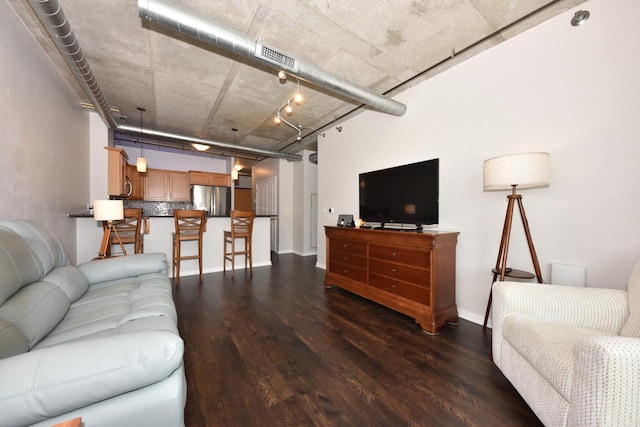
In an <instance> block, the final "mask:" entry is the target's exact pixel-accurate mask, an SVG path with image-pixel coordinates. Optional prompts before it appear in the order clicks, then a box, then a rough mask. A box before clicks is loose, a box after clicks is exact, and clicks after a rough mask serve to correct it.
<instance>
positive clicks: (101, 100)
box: [29, 0, 118, 130]
mask: <svg viewBox="0 0 640 427" xmlns="http://www.w3.org/2000/svg"><path fill="white" fill-rule="evenodd" d="M29 4H30V5H31V8H32V9H33V11H34V12H35V13H36V16H37V17H38V19H39V20H40V22H41V23H42V25H43V26H44V28H45V29H46V30H47V33H49V38H51V41H53V43H54V44H55V45H56V48H57V49H58V52H60V54H61V55H62V57H63V58H64V60H65V61H66V62H67V65H68V66H69V68H70V69H71V72H72V73H73V75H74V76H75V78H76V80H77V81H78V83H79V84H80V87H81V88H82V90H83V91H84V93H85V95H86V96H87V97H88V98H89V99H90V100H91V103H92V104H93V105H94V106H95V108H96V111H97V112H98V114H99V115H100V117H102V120H103V121H104V122H105V124H106V125H107V126H108V127H109V128H110V129H112V130H114V129H116V128H117V127H118V125H117V124H116V121H115V120H114V118H113V115H111V111H110V110H109V104H107V100H106V99H105V97H104V95H103V94H102V90H101V89H100V86H98V82H97V81H96V78H95V77H94V76H93V72H92V71H91V68H90V67H89V64H88V63H87V60H86V58H85V57H84V52H83V51H82V48H81V47H80V44H79V43H78V40H77V39H76V35H75V34H74V33H73V30H72V29H71V25H69V22H68V21H67V18H66V17H65V16H64V12H63V11H62V9H61V8H60V5H59V4H58V1H57V0H29Z"/></svg>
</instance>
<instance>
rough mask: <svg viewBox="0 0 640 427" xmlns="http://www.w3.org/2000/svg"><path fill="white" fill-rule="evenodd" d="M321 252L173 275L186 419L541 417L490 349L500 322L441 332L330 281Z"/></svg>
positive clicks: (253, 422)
mask: <svg viewBox="0 0 640 427" xmlns="http://www.w3.org/2000/svg"><path fill="white" fill-rule="evenodd" d="M315 261H316V259H315V257H300V256H297V255H293V254H287V255H273V259H272V262H273V266H271V267H260V268H254V273H253V277H251V276H250V275H249V274H248V272H245V271H244V270H237V271H236V277H235V279H232V278H231V274H230V273H229V272H227V274H226V275H225V274H223V273H212V274H207V275H205V278H204V281H203V283H202V284H199V283H198V278H197V276H190V277H183V278H181V279H180V287H179V288H175V286H174V298H175V302H176V307H177V310H178V319H179V328H180V333H181V335H182V337H183V339H184V341H185V355H184V364H185V370H186V376H187V384H188V386H187V387H188V395H187V406H186V409H185V423H186V425H187V426H189V427H190V426H194V427H195V426H198V427H199V426H260V427H267V426H540V425H542V424H541V423H540V422H539V421H538V419H537V418H536V416H535V415H534V414H533V413H532V412H531V410H530V409H529V407H528V406H527V405H526V403H524V401H523V400H522V399H521V398H520V396H519V395H518V393H517V392H516V391H515V389H514V388H513V387H512V386H511V385H510V384H509V382H508V381H507V380H506V379H505V378H504V376H502V374H501V373H500V371H499V370H498V369H497V368H496V367H495V365H494V364H493V363H492V362H491V361H490V360H489V355H490V349H491V336H490V331H489V332H487V334H483V332H482V327H481V326H478V325H476V324H473V323H470V322H467V321H464V320H461V321H460V325H458V326H449V325H448V326H445V327H444V328H443V330H442V332H441V333H440V334H439V335H437V336H430V335H427V334H425V333H423V332H422V331H421V329H420V327H419V325H417V324H416V323H415V322H414V321H413V319H411V318H409V317H406V316H404V315H401V314H399V313H396V312H394V311H392V310H390V309H387V308H385V307H382V306H380V305H378V304H375V303H372V302H370V301H367V300H365V299H363V298H361V297H358V296H356V295H353V294H351V293H349V292H346V291H343V290H341V289H339V288H336V287H334V288H331V289H328V290H325V289H324V286H323V283H324V282H323V281H324V270H322V269H317V268H315V266H314V265H315Z"/></svg>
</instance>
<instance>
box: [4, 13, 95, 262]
mask: <svg viewBox="0 0 640 427" xmlns="http://www.w3.org/2000/svg"><path fill="white" fill-rule="evenodd" d="M0 58H2V66H0V147H2V151H1V155H0V200H2V202H1V203H0V218H1V219H12V218H23V219H31V220H37V221H41V222H43V223H45V224H47V225H48V226H49V227H51V228H52V229H53V230H54V231H55V233H56V234H57V235H58V236H59V237H60V238H61V240H62V241H63V244H64V246H65V248H66V249H67V251H68V253H69V254H70V255H71V254H75V252H76V250H75V249H76V236H75V234H76V232H75V220H73V219H70V218H68V217H67V214H68V213H69V212H74V211H79V210H82V209H84V208H85V205H86V202H87V201H88V200H89V159H88V156H89V146H88V141H89V114H88V113H87V112H85V111H84V110H83V109H82V108H81V107H80V106H79V105H78V103H77V101H76V100H75V99H74V96H73V93H72V91H71V89H70V88H69V86H68V85H67V84H66V83H65V82H64V81H63V80H62V78H61V77H60V75H59V74H57V73H56V72H55V71H54V69H53V66H52V65H51V64H50V63H49V61H48V59H47V58H46V56H45V54H44V52H42V50H41V49H40V47H39V46H38V45H37V43H36V42H35V40H34V39H33V37H32V36H31V35H30V34H29V33H28V32H27V30H26V29H25V27H24V25H23V24H22V22H21V21H20V20H19V18H18V17H17V16H16V14H15V13H14V11H13V9H12V8H11V7H10V6H9V4H8V3H7V2H4V1H2V2H0ZM96 245H99V242H97V243H96ZM73 261H75V260H73Z"/></svg>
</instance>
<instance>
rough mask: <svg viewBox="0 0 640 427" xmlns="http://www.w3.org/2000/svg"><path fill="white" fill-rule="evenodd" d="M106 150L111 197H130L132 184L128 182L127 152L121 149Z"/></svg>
mask: <svg viewBox="0 0 640 427" xmlns="http://www.w3.org/2000/svg"><path fill="white" fill-rule="evenodd" d="M104 148H105V149H106V150H107V189H108V191H109V196H118V197H128V196H129V195H130V194H131V183H130V182H129V181H128V180H127V159H128V158H129V157H128V156H127V152H126V151H124V150H123V149H121V148H115V147H104Z"/></svg>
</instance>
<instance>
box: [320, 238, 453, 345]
mask: <svg viewBox="0 0 640 427" xmlns="http://www.w3.org/2000/svg"><path fill="white" fill-rule="evenodd" d="M325 234H326V238H327V272H326V276H325V279H324V284H325V287H327V288H330V287H331V286H333V285H335V286H339V287H341V288H343V289H346V290H348V291H350V292H353V293H355V294H358V295H360V296H362V297H364V298H367V299H370V300H371V301H375V302H377V303H379V304H382V305H384V306H386V307H389V308H391V309H393V310H396V311H399V312H400V313H403V314H406V315H407V316H410V317H413V318H414V319H415V320H416V322H417V323H419V324H420V326H422V329H423V330H425V331H426V332H428V333H431V334H435V333H438V331H439V330H440V328H441V327H442V326H443V325H444V323H445V322H446V321H449V322H453V323H456V322H457V321H458V309H457V307H456V243H457V240H458V233H457V232H439V231H428V232H427V231H425V232H415V231H412V232H401V231H390V230H372V229H357V228H346V227H328V226H327V227H325Z"/></svg>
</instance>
